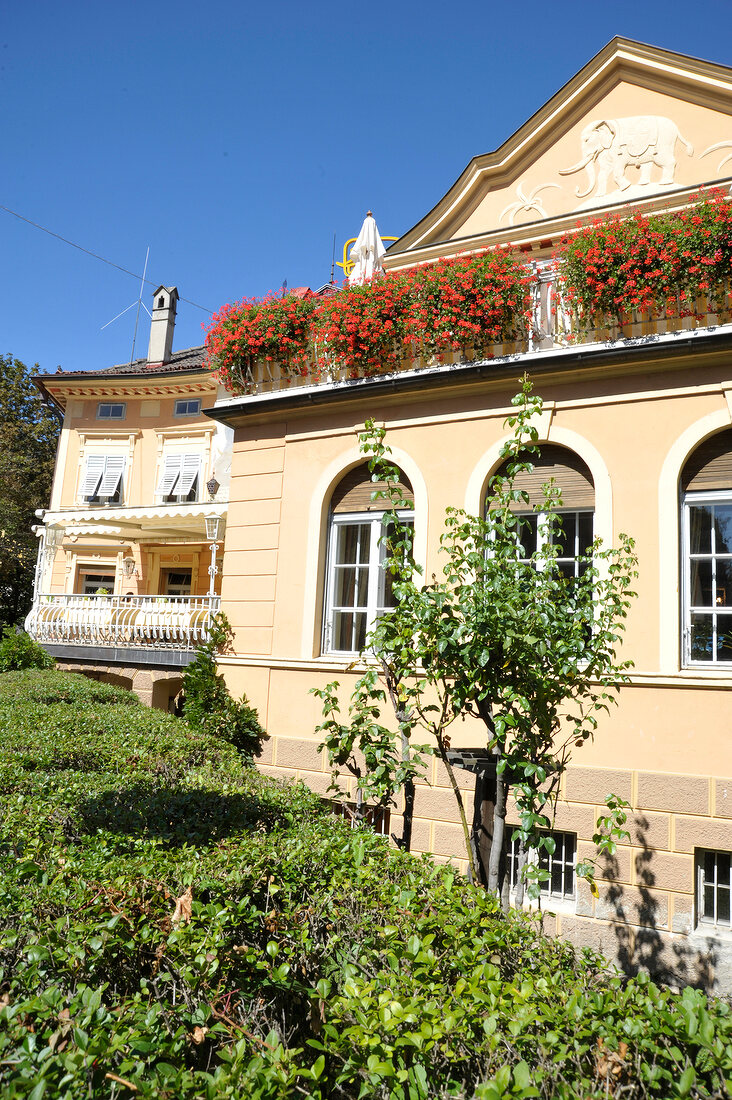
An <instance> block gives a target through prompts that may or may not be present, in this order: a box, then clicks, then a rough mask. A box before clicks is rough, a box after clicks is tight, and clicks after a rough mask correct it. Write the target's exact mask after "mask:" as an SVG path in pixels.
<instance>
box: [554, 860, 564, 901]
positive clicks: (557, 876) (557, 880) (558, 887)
mask: <svg viewBox="0 0 732 1100" xmlns="http://www.w3.org/2000/svg"><path fill="white" fill-rule="evenodd" d="M552 893H553V894H560V895H561V893H562V864H561V862H560V861H559V860H558V859H556V858H555V859H553V860H552Z"/></svg>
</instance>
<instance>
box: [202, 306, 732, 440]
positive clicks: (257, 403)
mask: <svg viewBox="0 0 732 1100" xmlns="http://www.w3.org/2000/svg"><path fill="white" fill-rule="evenodd" d="M726 348H732V325H715V326H708V327H706V328H698V329H691V330H689V331H681V332H673V333H662V334H656V335H652V336H641V337H629V338H627V339H623V340H611V341H605V342H604V343H593V344H578V345H574V346H572V347H566V348H553V349H551V350H549V351H539V352H536V351H533V352H528V351H527V352H518V353H517V354H515V355H506V356H500V357H496V358H495V359H480V360H474V361H472V362H468V363H455V364H450V365H449V366H445V365H443V366H436V367H424V368H421V369H416V370H414V369H413V370H407V371H399V372H396V371H395V372H392V373H390V374H379V375H374V376H372V377H368V378H353V379H348V380H346V381H343V382H320V383H314V384H312V385H308V386H296V387H292V388H288V389H282V390H276V391H274V392H270V393H259V394H258V393H253V394H247V395H245V396H243V397H232V398H229V399H228V400H226V401H222V402H221V403H220V404H217V405H215V406H214V407H213V408H210V409H203V410H202V411H203V413H204V415H205V416H208V417H210V418H211V419H212V420H219V421H222V422H223V423H225V424H232V423H234V422H236V421H239V420H241V418H242V417H244V416H247V415H248V414H250V415H251V414H254V413H258V412H261V411H267V412H271V411H279V410H280V409H282V410H287V409H297V408H307V407H312V408H315V407H319V406H323V405H332V404H337V403H338V402H341V401H346V400H350V399H352V398H354V397H370V396H372V395H377V394H384V393H409V392H412V391H416V390H419V391H422V392H423V391H424V390H436V389H438V388H440V387H442V386H444V385H445V383H446V382H447V381H448V380H450V381H453V382H470V381H474V380H476V379H483V380H486V381H488V380H493V379H496V380H501V379H504V378H511V377H515V372H516V369H517V368H518V369H519V371H520V372H521V373H523V372H524V371H526V372H527V373H529V374H531V375H532V376H535V375H542V374H548V373H550V372H551V371H555V370H557V369H558V368H560V367H563V366H565V367H566V366H576V367H579V366H585V367H601V366H605V365H607V364H609V363H613V364H618V363H630V362H633V361H638V359H639V358H640V357H642V358H643V360H644V361H646V362H649V363H653V362H654V361H658V360H662V359H668V358H669V354H670V353H672V354H673V355H674V357H676V356H681V355H683V354H685V353H686V354H688V353H689V352H702V351H712V352H714V351H720V350H724V349H726Z"/></svg>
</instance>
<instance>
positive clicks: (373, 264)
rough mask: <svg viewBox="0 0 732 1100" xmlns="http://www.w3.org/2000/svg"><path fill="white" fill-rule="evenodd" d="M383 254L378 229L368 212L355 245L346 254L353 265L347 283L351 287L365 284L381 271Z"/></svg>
mask: <svg viewBox="0 0 732 1100" xmlns="http://www.w3.org/2000/svg"><path fill="white" fill-rule="evenodd" d="M385 252H386V249H385V248H384V242H383V241H382V239H381V237H380V236H379V230H378V227H377V225H376V222H375V220H374V217H373V215H372V213H371V211H370V210H369V212H368V213H367V215H366V218H365V220H364V223H363V225H362V226H361V232H360V233H359V235H358V237H357V238H356V243H355V244H354V245H353V248H352V249H351V251H350V252H349V253H348V258H349V260H351V262H352V263H353V265H354V266H353V270H352V271H351V274H350V275H349V276H348V281H349V283H351V285H355V284H357V283H359V284H360V283H365V282H366V281H367V280H368V279H370V278H371V277H372V276H373V275H374V274H375V273H376V272H379V271H383V270H384V254H385Z"/></svg>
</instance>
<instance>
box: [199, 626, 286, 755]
mask: <svg viewBox="0 0 732 1100" xmlns="http://www.w3.org/2000/svg"><path fill="white" fill-rule="evenodd" d="M230 644H231V626H230V624H229V621H228V619H227V618H226V616H225V615H215V616H214V618H213V620H212V622H211V629H210V636H209V640H208V641H207V642H206V643H205V644H204V645H202V646H200V647H199V649H198V651H197V653H196V658H195V660H194V661H192V662H191V664H190V665H188V668H187V669H186V673H185V676H184V678H183V699H184V703H183V716H184V718H185V720H186V722H188V723H189V725H191V726H193V727H194V728H195V729H198V730H201V732H202V733H207V734H212V735H213V736H215V737H223V738H225V740H227V741H230V742H231V744H232V745H234V746H235V747H236V748H237V749H238V750H239V752H240V753H241V754H242V756H243V757H244V759H245V760H248V761H249V762H251V761H252V759H253V758H254V757H255V756H259V754H260V753H261V751H262V741H263V740H264V739H265V738H266V737H267V732H266V730H265V729H264V727H263V726H262V725H261V724H260V721H259V715H258V714H257V712H256V710H255V709H254V707H252V706H250V705H249V700H248V699H247V698H246V696H243V697H242V698H241V699H239V700H236V699H232V697H231V695H230V694H229V689H228V688H227V686H226V683H225V682H224V678H223V676H221V675H219V673H218V672H217V671H216V653H218V652H222V651H224V650H226V649H227V648H228V647H229V646H230Z"/></svg>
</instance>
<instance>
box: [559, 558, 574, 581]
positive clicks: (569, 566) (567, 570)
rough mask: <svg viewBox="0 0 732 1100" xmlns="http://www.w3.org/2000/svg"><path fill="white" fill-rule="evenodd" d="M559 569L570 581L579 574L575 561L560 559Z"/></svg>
mask: <svg viewBox="0 0 732 1100" xmlns="http://www.w3.org/2000/svg"><path fill="white" fill-rule="evenodd" d="M557 569H558V570H559V572H560V573H561V574H562V576H563V577H564V578H565V580H568V581H572V580H574V578H575V577H576V575H577V565H576V562H573V561H559V562H557Z"/></svg>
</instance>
